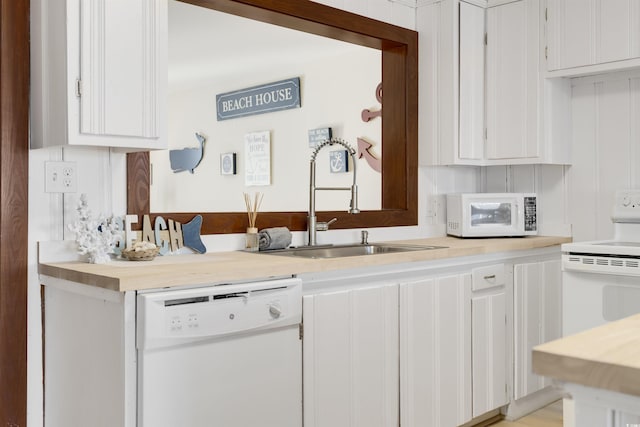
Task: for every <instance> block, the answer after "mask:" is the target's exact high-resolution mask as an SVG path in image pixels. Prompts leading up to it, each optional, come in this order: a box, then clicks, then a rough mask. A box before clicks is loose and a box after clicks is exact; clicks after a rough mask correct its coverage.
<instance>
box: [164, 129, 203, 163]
mask: <svg viewBox="0 0 640 427" xmlns="http://www.w3.org/2000/svg"><path fill="white" fill-rule="evenodd" d="M196 138H197V139H198V142H199V143H200V146H199V147H196V148H183V149H181V150H169V161H170V162H171V170H172V171H173V173H178V172H184V171H189V172H191V173H193V172H194V170H195V168H197V167H198V165H199V164H200V162H201V161H202V157H203V156H204V143H205V142H206V140H207V138H205V137H204V136H203V135H202V134H199V133H198V132H196Z"/></svg>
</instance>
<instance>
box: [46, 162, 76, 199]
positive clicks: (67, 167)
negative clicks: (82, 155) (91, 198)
mask: <svg viewBox="0 0 640 427" xmlns="http://www.w3.org/2000/svg"><path fill="white" fill-rule="evenodd" d="M44 191H45V192H46V193H75V192H77V191H78V167H77V164H76V162H45V163H44Z"/></svg>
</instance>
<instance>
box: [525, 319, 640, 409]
mask: <svg viewBox="0 0 640 427" xmlns="http://www.w3.org/2000/svg"><path fill="white" fill-rule="evenodd" d="M639 330H640V315H634V316H630V317H627V318H625V319H621V320H618V321H615V322H610V323H607V324H605V325H602V326H599V327H596V328H593V329H590V330H587V331H583V332H581V333H578V334H575V335H570V336H567V337H564V338H560V339H558V340H555V341H550V342H548V343H545V344H541V345H539V346H536V347H534V348H533V355H532V369H533V372H534V373H536V374H538V375H543V376H546V377H551V378H554V379H556V380H560V381H563V382H567V383H574V384H580V385H583V386H587V387H592V388H598V389H604V390H609V391H614V392H618V393H623V394H628V395H632V396H640V360H639V358H638V355H639V354H640V346H639V344H640V334H639V333H638V331H639Z"/></svg>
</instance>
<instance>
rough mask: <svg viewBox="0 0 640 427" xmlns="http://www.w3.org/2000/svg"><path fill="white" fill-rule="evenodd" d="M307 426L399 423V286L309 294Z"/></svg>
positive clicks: (306, 303)
mask: <svg viewBox="0 0 640 427" xmlns="http://www.w3.org/2000/svg"><path fill="white" fill-rule="evenodd" d="M303 313H304V314H303V316H304V339H303V343H304V344H303V378H304V389H303V390H304V425H305V427H335V426H342V427H392V426H398V375H399V374H398V357H399V356H398V350H399V346H398V331H399V329H398V285H397V284H391V285H383V286H377V287H367V288H362V289H355V290H344V291H337V292H328V293H321V294H317V295H310V296H305V297H304V298H303Z"/></svg>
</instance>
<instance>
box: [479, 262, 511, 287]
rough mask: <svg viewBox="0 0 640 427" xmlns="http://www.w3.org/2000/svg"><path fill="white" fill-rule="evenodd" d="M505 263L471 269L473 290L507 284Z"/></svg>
mask: <svg viewBox="0 0 640 427" xmlns="http://www.w3.org/2000/svg"><path fill="white" fill-rule="evenodd" d="M504 270H505V267H504V264H495V265H488V266H486V267H478V268H474V269H473V270H471V275H472V277H473V278H472V283H471V290H472V291H480V290H482V289H489V288H494V287H497V286H504V284H505V273H504Z"/></svg>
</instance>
